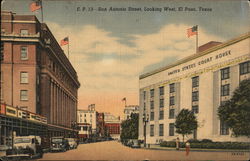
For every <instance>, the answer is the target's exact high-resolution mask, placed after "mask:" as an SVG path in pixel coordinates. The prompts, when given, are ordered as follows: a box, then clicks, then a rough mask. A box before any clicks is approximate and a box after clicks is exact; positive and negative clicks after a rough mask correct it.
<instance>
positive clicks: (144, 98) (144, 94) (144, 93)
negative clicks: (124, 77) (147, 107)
mask: <svg viewBox="0 0 250 161" xmlns="http://www.w3.org/2000/svg"><path fill="white" fill-rule="evenodd" d="M146 94H147V93H146V91H143V100H146Z"/></svg>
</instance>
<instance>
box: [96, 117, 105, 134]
mask: <svg viewBox="0 0 250 161" xmlns="http://www.w3.org/2000/svg"><path fill="white" fill-rule="evenodd" d="M96 134H97V135H99V136H100V137H104V136H105V122H104V113H99V112H96Z"/></svg>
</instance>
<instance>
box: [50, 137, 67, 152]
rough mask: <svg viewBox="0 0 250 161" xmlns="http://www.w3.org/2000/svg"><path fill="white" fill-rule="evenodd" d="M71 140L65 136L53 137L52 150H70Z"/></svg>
mask: <svg viewBox="0 0 250 161" xmlns="http://www.w3.org/2000/svg"><path fill="white" fill-rule="evenodd" d="M69 148H70V146H69V142H68V140H67V139H65V138H64V137H52V138H51V147H50V150H51V151H52V152H53V151H64V152H65V151H67V150H69Z"/></svg>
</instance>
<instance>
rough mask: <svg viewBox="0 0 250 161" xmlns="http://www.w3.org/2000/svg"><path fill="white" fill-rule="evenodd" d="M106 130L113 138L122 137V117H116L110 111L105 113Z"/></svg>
mask: <svg viewBox="0 0 250 161" xmlns="http://www.w3.org/2000/svg"><path fill="white" fill-rule="evenodd" d="M104 122H105V131H106V133H108V135H110V136H111V137H112V138H115V139H118V138H120V126H121V120H120V117H115V116H114V115H112V114H110V113H104Z"/></svg>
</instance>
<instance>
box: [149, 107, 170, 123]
mask: <svg viewBox="0 0 250 161" xmlns="http://www.w3.org/2000/svg"><path fill="white" fill-rule="evenodd" d="M154 115H155V112H153V111H151V112H150V121H154ZM174 118H175V109H174V108H171V109H169V119H174ZM163 119H164V110H160V111H159V120H163Z"/></svg>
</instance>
